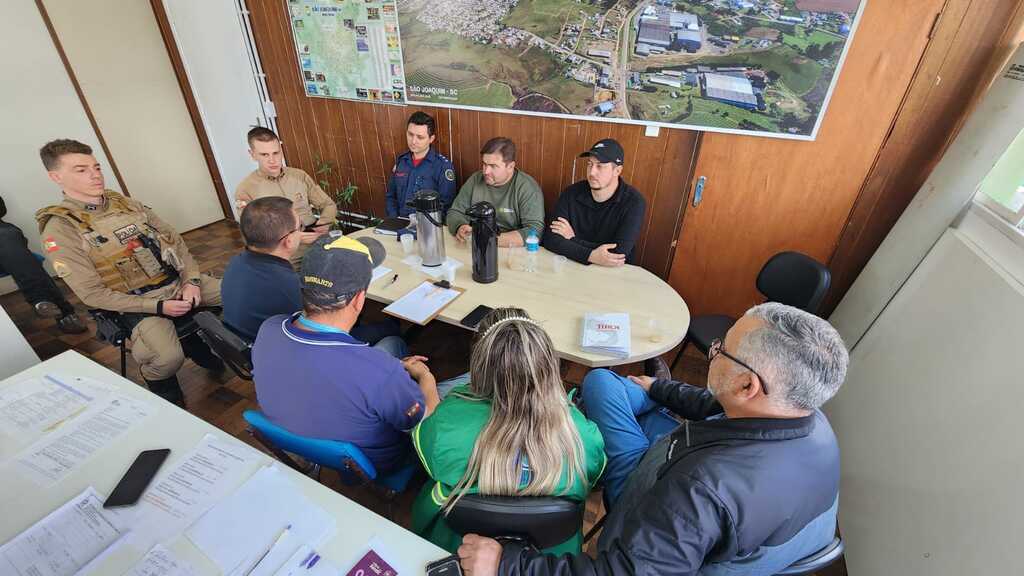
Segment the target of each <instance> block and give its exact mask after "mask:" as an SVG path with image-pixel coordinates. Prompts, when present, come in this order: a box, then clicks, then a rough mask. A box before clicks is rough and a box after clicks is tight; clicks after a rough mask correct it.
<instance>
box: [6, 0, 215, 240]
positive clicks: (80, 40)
mask: <svg viewBox="0 0 1024 576" xmlns="http://www.w3.org/2000/svg"><path fill="white" fill-rule="evenodd" d="M8 4H10V3H8ZM15 4H31V3H30V2H20V3H15ZM44 5H45V6H46V10H47V12H48V13H49V15H50V20H51V21H52V22H53V26H54V28H55V29H56V31H57V36H58V37H59V38H60V41H61V45H62V46H63V47H64V52H65V53H66V54H67V56H68V60H69V61H70V63H71V68H72V69H73V70H74V73H75V76H76V78H77V79H78V81H79V84H80V85H81V87H82V91H83V92H84V93H85V99H86V101H87V102H88V103H89V107H90V109H91V110H92V112H93V114H94V115H95V117H96V122H97V124H98V125H99V129H100V131H101V132H102V133H103V137H104V138H105V139H106V141H107V144H108V145H109V146H110V153H111V155H113V157H114V159H115V160H116V161H117V166H118V168H119V169H120V171H121V174H122V176H123V177H124V180H125V185H126V186H127V187H128V192H129V193H130V194H131V195H132V197H133V198H135V199H137V200H140V201H142V202H143V203H145V204H147V205H149V206H151V207H152V208H153V209H154V210H156V212H157V213H158V214H159V215H160V216H161V217H163V218H164V219H165V220H167V221H168V222H169V223H171V224H172V225H174V226H175V227H176V228H177V229H178V231H179V232H184V231H187V230H191V229H194V228H198V227H200V226H204V225H206V224H209V223H211V222H215V221H217V220H220V219H222V218H223V217H224V213H223V211H222V210H221V207H220V204H219V202H218V200H217V192H216V189H215V188H214V186H213V180H212V179H211V178H210V173H209V170H208V168H207V166H206V161H205V159H204V158H203V154H202V149H201V148H200V145H199V140H198V138H197V136H196V132H195V128H194V127H193V125H192V120H191V118H190V117H189V114H188V109H187V108H186V106H185V100H184V98H183V97H182V95H181V89H180V88H179V86H178V83H177V79H176V77H175V75H174V69H173V67H172V66H171V61H170V58H169V57H168V55H167V49H166V47H165V46H164V43H163V39H162V38H161V36H160V29H159V27H158V25H157V22H156V17H155V16H154V15H153V9H152V8H151V7H150V5H149V2H145V1H142V0H89V1H88V2H82V1H75V0H46V1H45V2H44ZM6 11H7V8H5V12H6ZM4 17H5V18H6V13H5V15H4ZM22 52H23V50H21V49H18V50H17V51H16V52H15V53H16V54H17V56H15V57H13V59H16V58H20V57H22V56H21V54H22ZM8 58H12V56H11V55H10V52H9V53H8ZM16 84H17V83H15V85H16ZM38 96H39V95H37V97H38ZM107 180H108V184H109V183H110V181H111V180H113V175H112V174H108V177H107Z"/></svg>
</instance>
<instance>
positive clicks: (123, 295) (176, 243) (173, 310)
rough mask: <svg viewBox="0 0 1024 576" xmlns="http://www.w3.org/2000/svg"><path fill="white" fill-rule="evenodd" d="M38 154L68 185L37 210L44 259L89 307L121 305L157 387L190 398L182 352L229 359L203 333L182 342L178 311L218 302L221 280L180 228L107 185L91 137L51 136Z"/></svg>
mask: <svg viewBox="0 0 1024 576" xmlns="http://www.w3.org/2000/svg"><path fill="white" fill-rule="evenodd" d="M39 155H40V158H41V159H42V161H43V165H44V166H45V167H46V170H47V171H48V174H49V177H50V179H51V180H53V181H54V182H56V183H57V184H58V185H59V186H60V187H61V189H62V190H63V192H64V201H63V202H61V203H60V204H58V205H56V206H48V207H46V208H43V209H41V210H39V211H38V212H36V221H37V222H38V223H39V232H40V234H41V235H42V238H43V250H44V252H45V254H46V258H47V260H49V261H50V263H51V264H52V265H53V268H54V270H56V272H57V276H59V277H60V278H63V279H64V281H65V282H66V283H67V284H68V286H69V287H71V290H72V291H74V293H75V294H76V295H77V296H78V297H79V299H81V300H82V302H83V303H84V304H85V305H86V306H87V307H89V308H94V309H100V310H106V311H111V312H118V313H121V319H122V320H123V321H124V324H125V327H126V328H128V329H130V330H131V339H130V341H129V347H130V348H131V352H132V357H134V358H135V361H136V362H138V364H139V368H140V371H141V372H142V377H143V378H144V379H145V380H146V383H147V384H148V385H149V388H150V390H152V391H153V392H154V393H156V394H158V395H160V396H162V397H164V398H165V399H167V400H170V401H172V402H175V403H177V404H179V405H184V396H183V394H182V391H181V387H180V385H179V383H178V378H177V376H176V373H177V372H178V369H179V368H181V365H182V363H183V362H184V361H185V354H186V353H187V354H188V355H189V356H190V357H191V358H192V359H193V360H195V361H196V363H197V364H199V365H200V366H203V367H204V368H207V369H210V370H214V371H222V370H223V369H224V364H223V363H222V362H221V361H220V359H219V358H217V357H216V356H214V355H213V353H212V352H210V350H209V348H208V347H206V345H205V344H203V343H202V341H201V340H199V339H198V337H195V336H191V337H189V338H186V339H184V340H182V342H179V341H178V336H177V333H176V332H175V324H174V319H176V318H181V317H183V316H185V315H186V314H188V313H189V312H190V311H191V310H192V309H193V308H195V307H197V306H199V305H201V304H202V305H219V304H220V302H221V298H220V280H218V279H216V278H213V277H211V276H207V275H204V274H200V272H199V266H198V265H197V264H196V262H195V260H193V259H192V255H191V254H189V251H188V247H187V246H185V242H184V241H183V240H182V239H181V236H179V235H178V233H177V232H175V231H174V229H173V228H172V227H171V226H170V225H169V224H167V223H166V222H164V221H163V220H161V219H160V218H159V217H158V216H157V215H156V214H154V213H153V211H152V210H150V209H149V208H147V207H146V206H143V205H142V204H141V203H139V202H137V201H135V200H132V199H130V198H126V197H124V196H122V195H121V194H118V193H117V192H113V191H110V190H106V189H105V188H104V181H103V173H102V172H101V170H100V165H99V163H98V162H96V158H95V157H93V155H92V149H91V148H90V147H89V146H87V145H85V144H82V143H81V142H76V141H74V140H54V141H52V142H49V143H47V144H46V145H45V146H43V147H42V149H41V150H40V151H39ZM183 346H184V350H183Z"/></svg>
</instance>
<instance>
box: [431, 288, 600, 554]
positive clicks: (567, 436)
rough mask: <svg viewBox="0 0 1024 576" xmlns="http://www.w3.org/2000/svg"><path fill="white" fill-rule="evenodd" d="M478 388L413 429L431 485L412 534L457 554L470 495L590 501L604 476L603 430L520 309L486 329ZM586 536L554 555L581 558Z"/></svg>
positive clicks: (473, 361) (473, 370) (496, 314)
mask: <svg viewBox="0 0 1024 576" xmlns="http://www.w3.org/2000/svg"><path fill="white" fill-rule="evenodd" d="M469 377H470V381H469V384H466V385H464V386H459V387H457V388H454V389H452V390H451V392H449V393H448V394H447V395H446V396H445V398H444V400H443V401H442V402H441V403H440V404H439V405H438V406H437V408H436V409H435V410H434V412H433V413H432V414H431V415H430V416H429V417H427V418H425V419H423V421H421V422H420V423H419V425H417V426H416V428H414V429H413V434H412V435H413V443H414V445H415V447H416V452H417V453H418V454H419V455H420V460H421V461H422V462H423V467H424V469H426V471H427V474H429V475H430V477H431V479H432V480H433V482H428V483H427V484H426V485H425V486H424V487H423V490H422V491H421V492H420V494H419V496H418V497H417V499H416V502H415V503H414V504H413V512H412V524H413V530H414V531H415V532H416V533H418V534H420V535H421V536H423V537H425V538H427V539H429V540H430V541H431V542H433V543H435V544H437V545H438V546H440V547H442V548H445V549H447V550H449V551H450V552H455V550H456V549H457V548H458V547H459V543H460V542H461V540H462V537H461V536H460V535H459V534H457V533H455V532H454V531H453V530H451V529H450V528H449V527H448V525H447V524H446V522H445V515H446V514H447V512H448V511H449V510H451V508H452V506H454V505H455V503H456V502H458V500H459V498H461V497H462V496H464V495H466V494H485V495H490V496H559V497H563V498H569V499H572V500H577V501H583V500H586V498H587V494H588V493H589V492H590V488H591V487H592V486H593V485H594V482H596V481H597V479H598V478H599V477H600V476H601V472H602V471H603V470H604V465H605V454H604V440H602V438H601V433H600V432H599V431H598V429H597V426H596V425H595V424H594V423H593V422H590V421H589V420H587V419H586V417H585V416H583V414H582V413H581V412H580V411H579V410H577V409H576V408H575V407H574V406H573V405H572V404H571V403H570V402H569V400H568V398H567V397H566V394H565V390H564V388H563V386H562V379H561V376H560V374H559V370H558V356H556V355H555V350H554V346H553V345H552V343H551V338H550V337H549V336H548V334H547V332H545V331H544V329H543V328H542V327H541V326H540V325H539V324H537V322H535V321H534V320H532V319H531V318H530V316H529V315H528V314H527V313H526V312H525V311H523V310H521V309H519V308H499V309H497V310H494V311H492V312H491V313H490V314H488V315H487V316H486V317H485V318H484V319H483V321H481V322H480V325H479V327H478V335H477V338H476V342H475V343H474V345H473V352H472V355H471V358H470V369H469ZM581 542H582V538H581V535H580V533H579V532H577V533H576V535H575V536H573V537H572V538H570V539H569V540H566V541H565V542H563V543H561V544H559V545H557V546H554V547H552V548H549V549H547V550H546V551H547V552H552V553H556V554H561V553H563V552H579V551H580V544H581Z"/></svg>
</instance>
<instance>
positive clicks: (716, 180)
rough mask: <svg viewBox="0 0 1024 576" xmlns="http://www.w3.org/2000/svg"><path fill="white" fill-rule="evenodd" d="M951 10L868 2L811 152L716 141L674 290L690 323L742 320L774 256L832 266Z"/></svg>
mask: <svg viewBox="0 0 1024 576" xmlns="http://www.w3.org/2000/svg"><path fill="white" fill-rule="evenodd" d="M943 4H944V2H943V0H927V1H925V0H921V1H917V2H897V3H888V2H868V4H867V8H866V9H865V11H864V13H863V15H862V18H861V21H860V24H859V28H858V30H857V33H856V37H855V38H854V39H853V44H852V45H851V47H850V50H849V53H848V55H847V58H846V62H845V64H844V66H843V70H842V72H841V74H840V76H839V80H838V83H837V85H836V88H835V91H834V93H833V95H832V101H831V103H830V105H829V109H828V110H827V112H826V114H825V118H824V120H823V122H822V125H821V129H820V130H819V133H818V135H817V138H816V140H815V141H813V142H803V141H790V140H778V139H769V138H759V137H752V136H735V135H728V134H717V133H706V134H705V135H704V137H703V140H702V143H701V149H700V157H699V159H698V161H697V169H696V171H695V172H694V176H695V177H699V176H707V177H708V182H707V187H706V189H705V192H704V198H703V201H702V202H701V204H700V205H699V206H698V207H696V208H694V207H688V208H687V210H686V212H685V216H684V221H683V224H682V231H681V233H680V236H679V246H678V249H677V250H676V254H675V256H674V260H673V264H672V269H671V274H670V276H669V279H670V283H671V284H672V285H673V286H674V287H675V288H676V290H678V291H679V292H680V294H682V296H683V298H684V299H685V300H686V302H687V304H688V305H689V306H690V310H691V312H692V313H696V314H706V313H725V314H730V315H738V314H740V313H742V312H743V311H744V310H746V309H747V308H748V307H749V306H750V305H752V304H754V303H756V302H758V301H760V299H761V297H760V295H759V294H758V292H757V290H756V288H755V286H754V281H755V279H756V276H757V273H758V271H759V270H760V269H761V266H763V264H764V262H765V261H766V260H767V259H768V258H769V257H770V256H771V255H772V254H774V253H777V252H780V251H783V250H798V251H800V252H803V253H805V254H808V255H810V256H811V257H813V258H815V259H817V260H819V261H821V262H827V261H828V260H829V258H830V256H831V254H832V251H833V249H834V247H835V242H836V239H837V238H838V237H839V235H840V233H841V232H842V229H843V227H844V225H845V223H846V221H847V219H848V217H849V213H850V209H851V208H852V206H853V203H854V201H855V200H856V198H857V195H858V194H859V192H860V189H861V187H862V185H863V182H864V179H865V177H866V176H867V174H868V172H869V170H870V168H871V166H872V164H873V162H874V158H875V156H876V155H877V151H878V149H879V147H880V146H881V144H882V142H883V141H884V139H885V137H886V134H887V133H888V130H889V128H890V126H891V125H892V122H893V120H894V119H895V117H896V113H897V111H898V109H899V106H900V103H901V101H902V100H903V96H904V94H905V93H906V91H907V87H908V86H909V85H910V81H911V79H912V77H913V74H914V71H915V70H916V69H917V66H918V63H919V61H920V59H921V57H922V55H923V53H924V50H925V47H926V46H927V44H928V35H929V31H930V30H931V27H932V24H933V22H934V20H935V16H936V14H938V12H939V11H940V9H941V8H942V6H943Z"/></svg>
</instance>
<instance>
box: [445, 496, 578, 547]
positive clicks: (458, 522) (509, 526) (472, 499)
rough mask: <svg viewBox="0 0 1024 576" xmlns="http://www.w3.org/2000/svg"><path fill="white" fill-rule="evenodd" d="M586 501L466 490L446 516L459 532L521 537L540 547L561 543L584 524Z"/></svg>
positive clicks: (496, 536)
mask: <svg viewBox="0 0 1024 576" xmlns="http://www.w3.org/2000/svg"><path fill="white" fill-rule="evenodd" d="M583 509H584V504H583V502H575V501H573V500H569V499H567V498H556V497H553V496H530V497H521V498H515V497H508V496H481V495H479V494H466V495H465V496H463V497H462V498H460V499H459V501H458V502H456V503H455V506H453V507H452V509H451V512H449V513H448V516H447V517H446V518H445V521H446V522H448V527H450V528H451V529H452V530H454V531H455V532H458V533H459V534H469V533H473V534H480V535H481V536H487V537H489V538H500V537H503V538H521V539H523V540H525V541H526V542H527V543H529V544H531V545H533V546H534V547H536V548H537V549H538V550H543V549H544V548H550V547H552V546H557V545H558V544H561V543H562V542H565V541H566V540H568V539H570V538H572V537H573V535H575V534H576V533H577V532H579V530H580V527H581V526H583Z"/></svg>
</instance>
